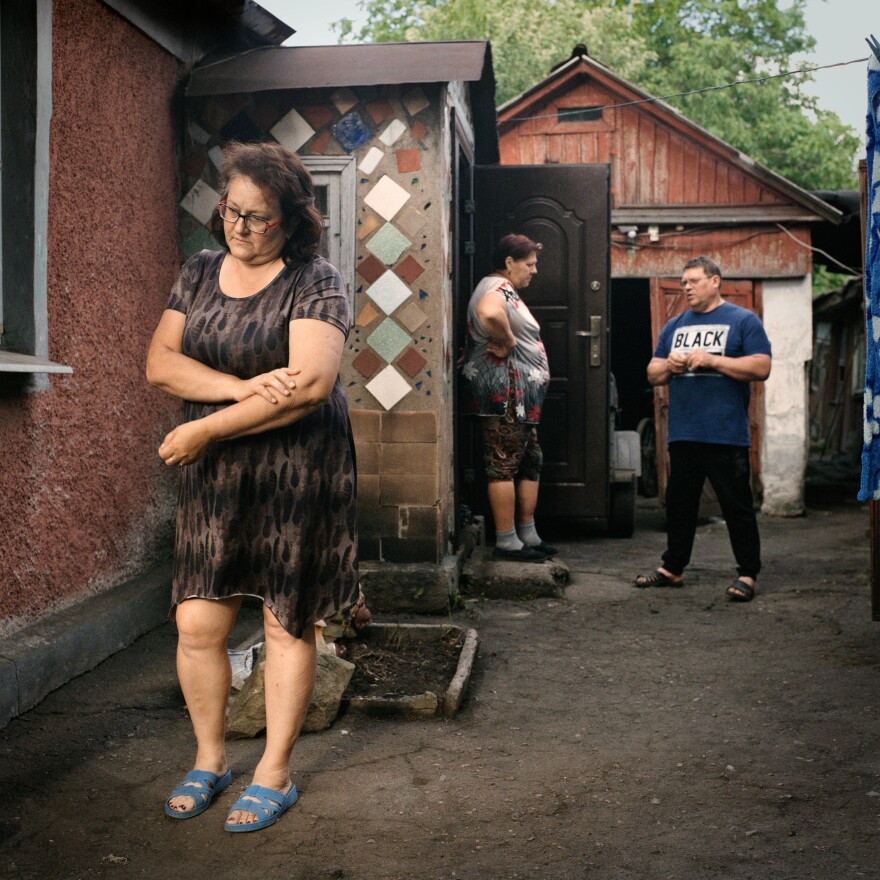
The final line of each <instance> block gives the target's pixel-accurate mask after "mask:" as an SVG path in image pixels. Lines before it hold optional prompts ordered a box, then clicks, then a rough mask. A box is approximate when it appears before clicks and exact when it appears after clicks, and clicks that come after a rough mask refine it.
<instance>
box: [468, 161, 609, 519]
mask: <svg viewBox="0 0 880 880" xmlns="http://www.w3.org/2000/svg"><path fill="white" fill-rule="evenodd" d="M474 172H475V174H474V202H475V212H476V223H475V233H474V243H475V252H474V260H475V266H476V269H477V271H476V277H477V278H481V277H483V276H484V275H486V274H488V272H489V271H490V270H491V269H492V268H493V267H491V266H490V265H489V263H490V261H491V260H490V258H491V254H492V248H493V245H494V244H495V243H496V242H497V241H498V239H499V238H501V236H503V235H505V234H507V233H508V232H519V233H522V234H523V235H527V236H529V238H531V239H532V240H534V241H537V242H540V243H541V244H542V245H543V248H542V250H541V253H540V255H539V258H538V274H537V276H536V277H535V278H534V279H533V280H532V282H531V284H530V285H529V287H528V288H527V289H526V290H525V291H524V292H523V299H524V300H525V301H526V303H527V304H528V307H529V309H530V310H531V312H532V314H534V316H535V318H536V319H537V320H538V322H539V323H540V325H541V337H542V339H543V340H544V344H545V346H546V348H547V356H548V359H549V361H550V375H551V379H550V390H549V392H548V395H547V400H546V403H545V405H544V410H543V413H542V415H541V424H540V426H539V428H538V437H539V440H540V443H541V446H542V448H543V450H544V469H543V472H542V475H541V492H540V499H539V505H538V513H539V515H542V516H547V517H549V516H553V517H558V516H562V517H578V518H581V517H583V518H588V519H593V518H595V519H604V518H605V517H606V516H607V514H608V491H609V490H608V457H609V410H608V370H609V367H608V287H609V284H608V281H609V277H610V234H609V194H610V188H609V187H610V184H609V166H608V165H554V166H550V165H535V166H531V165H521V166H503V167H495V166H493V167H479V166H478V167H476V168H475V169H474Z"/></svg>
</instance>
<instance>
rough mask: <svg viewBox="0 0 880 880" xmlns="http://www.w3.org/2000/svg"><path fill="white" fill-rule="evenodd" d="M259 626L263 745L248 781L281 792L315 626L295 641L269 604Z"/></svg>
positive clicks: (232, 818) (303, 702)
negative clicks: (263, 639) (263, 652)
mask: <svg viewBox="0 0 880 880" xmlns="http://www.w3.org/2000/svg"><path fill="white" fill-rule="evenodd" d="M263 626H264V629H265V633H266V748H265V750H264V751H263V757H262V758H261V759H260V763H259V764H257V767H256V769H255V770H254V778H253V781H254V783H255V784H256V785H262V786H265V787H266V788H271V789H274V790H275V791H280V792H283V793H286V792H287V791H289V789H290V785H291V781H290V755H291V752H292V751H293V746H294V743H295V742H296V738H297V736H299V732H300V729H301V728H302V725H303V721H305V718H306V713H307V712H308V710H309V701H310V700H311V697H312V690H313V689H314V687H315V672H316V669H317V650H316V647H315V628H314V627H313V626H309V627H307V628H306V631H305V632H304V633H303V637H302V638H301V639H295V638H294V637H293V636H292V635H290V633H289V632H287V630H285V629H284V627H282V626H281V624H280V623H279V622H278V620H277V618H276V617H275V615H274V614H272V612H271V611H270V610H269V608H268V606H264V608H263ZM256 820H257V816H256V815H255V814H254V813H249V812H246V811H243V810H235V811H234V812H232V813H230V814H229V818H228V819H227V822H229V824H231V825H244V824H247V823H249V822H255V821H256Z"/></svg>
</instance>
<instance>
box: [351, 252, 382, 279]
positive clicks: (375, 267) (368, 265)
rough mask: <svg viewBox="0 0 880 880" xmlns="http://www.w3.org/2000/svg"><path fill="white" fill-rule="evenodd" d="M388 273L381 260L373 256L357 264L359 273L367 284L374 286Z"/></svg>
mask: <svg viewBox="0 0 880 880" xmlns="http://www.w3.org/2000/svg"><path fill="white" fill-rule="evenodd" d="M385 271H386V269H385V267H384V266H383V265H382V263H381V261H380V260H377V259H376V258H375V257H374V256H373V255H372V254H371V255H370V256H369V257H367V258H366V259H364V260H361V261H360V263H358V264H357V273H358V275H360V276H361V278H363V279H364V281H366V282H367V284H372V283H373V282H374V281H376V280H377V279H378V278H381V277H382V274H383V273H384V272H385Z"/></svg>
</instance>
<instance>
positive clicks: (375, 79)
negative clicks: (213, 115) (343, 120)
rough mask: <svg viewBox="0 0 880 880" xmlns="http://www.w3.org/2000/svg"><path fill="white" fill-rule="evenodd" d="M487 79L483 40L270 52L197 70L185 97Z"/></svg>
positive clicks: (271, 49)
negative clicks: (485, 76)
mask: <svg viewBox="0 0 880 880" xmlns="http://www.w3.org/2000/svg"><path fill="white" fill-rule="evenodd" d="M487 58H488V60H489V70H488V71H487V70H486V62H487ZM487 73H488V74H491V55H489V52H488V44H487V43H486V41H485V40H467V41H459V42H441V43H375V44H369V45H366V44H364V45H351V46H268V47H265V48H260V49H253V50H251V51H250V52H245V53H243V54H241V55H235V56H233V57H231V58H225V59H220V60H218V61H214V62H211V63H208V64H203V65H201V66H199V67H196V68H195V69H194V70H193V71H192V76H191V77H190V80H189V84H188V85H187V89H186V93H187V95H188V96H190V97H198V96H202V95H234V94H238V93H241V92H266V91H274V90H277V89H322V88H340V87H343V86H377V85H388V84H391V83H434V82H437V83H439V82H455V81H464V82H478V81H480V80H481V79H482V78H483V76H484V74H487ZM493 86H494V77H493ZM493 92H494V88H493Z"/></svg>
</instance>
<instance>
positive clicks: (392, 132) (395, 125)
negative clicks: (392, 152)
mask: <svg viewBox="0 0 880 880" xmlns="http://www.w3.org/2000/svg"><path fill="white" fill-rule="evenodd" d="M405 131H406V126H405V125H404V124H403V123H402V122H401V121H400V120H399V119H395V120H393V121H392V122H391V123H390V124H389V126H388V128H386V129H385V131H383V132H382V134H380V135H379V140H380V141H382V143H383V144H385V146H386V147H390V146H391V145H392V144H393V143H394V142H395V141H396V140H397V139H398V138H399V137H400V136H401V135H402V134H403V133H404V132H405Z"/></svg>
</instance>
